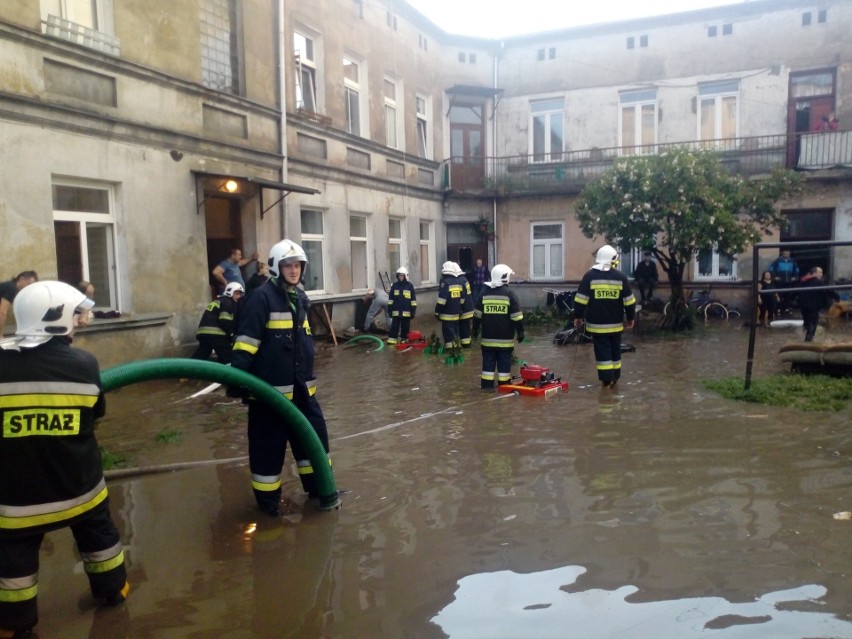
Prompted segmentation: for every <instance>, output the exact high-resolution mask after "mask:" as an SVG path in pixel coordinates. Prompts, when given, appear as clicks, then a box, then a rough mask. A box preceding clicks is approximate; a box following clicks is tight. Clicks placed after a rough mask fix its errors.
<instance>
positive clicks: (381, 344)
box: [346, 335, 385, 353]
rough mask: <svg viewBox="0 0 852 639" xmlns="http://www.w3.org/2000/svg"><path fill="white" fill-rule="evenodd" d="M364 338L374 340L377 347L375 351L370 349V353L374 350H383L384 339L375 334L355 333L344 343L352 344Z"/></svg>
mask: <svg viewBox="0 0 852 639" xmlns="http://www.w3.org/2000/svg"><path fill="white" fill-rule="evenodd" d="M364 340H368V341H371V342H376V344H378V345H379V347H378V348H377V349H376V350H375V351H370V352H371V353H375V352H376V351H381V350H384V348H385V340H383V339H382V338H381V337H378V336H377V335H356V336H355V337H353V338H352V339H350V340H348V341H347V342H346V344H354V343H356V342H363V341H364Z"/></svg>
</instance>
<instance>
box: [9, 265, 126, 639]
mask: <svg viewBox="0 0 852 639" xmlns="http://www.w3.org/2000/svg"><path fill="white" fill-rule="evenodd" d="M93 305H94V302H93V301H92V300H90V299H88V298H87V297H86V296H85V295H84V294H83V293H81V292H80V291H78V290H77V289H76V288H74V287H73V286H70V285H69V284H65V283H64V282H55V281H42V282H36V283H34V284H30V285H29V286H28V287H26V288H24V289H22V290H21V291H20V293H19V294H18V295H17V297H16V299H15V305H14V309H13V310H14V313H15V323H16V331H15V336H14V337H10V338H8V339H4V340H0V421H2V423H3V431H2V435H1V436H0V637H9V638H16V637H25V636H29V634H30V631H31V630H32V628H33V627H34V626H35V625H36V624H37V622H38V603H37V595H38V585H39V584H38V571H39V549H40V547H41V544H42V541H43V540H44V536H45V534H46V533H48V532H50V531H54V530H58V529H61V528H70V529H71V532H72V533H73V535H74V540H75V542H76V545H77V550H78V551H79V553H80V558H81V559H82V562H83V571H84V572H85V573H86V576H87V577H88V579H89V588H90V590H91V593H92V596H93V597H94V598H95V600H96V601H97V602H98V603H99V604H101V605H116V604H119V603H121V602H123V601H124V600H125V598H126V597H127V594H128V593H129V591H130V586H129V585H128V583H127V572H126V569H125V565H124V553H123V550H122V545H121V538H120V535H119V531H118V529H117V528H116V526H115V524H114V523H113V520H112V518H111V516H110V511H109V495H108V492H107V487H106V482H105V481H104V475H103V470H102V467H101V453H100V450H99V448H98V442H97V440H96V438H95V420H96V419H97V418H99V417H103V415H104V412H105V409H106V401H105V399H104V393H103V387H102V385H101V378H100V370H99V367H98V362H97V360H96V359H95V358H94V356H92V355H91V354H90V353H87V352H86V351H82V350H80V349H77V348H72V346H71V336H72V334H73V332H74V328H75V324H76V320H75V317H76V316H77V314H78V313H80V312H82V311H85V310H88V309H90V308H91V307H92V306H93Z"/></svg>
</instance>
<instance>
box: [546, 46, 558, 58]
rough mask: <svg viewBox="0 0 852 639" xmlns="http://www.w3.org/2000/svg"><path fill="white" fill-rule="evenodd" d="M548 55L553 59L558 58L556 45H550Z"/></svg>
mask: <svg viewBox="0 0 852 639" xmlns="http://www.w3.org/2000/svg"><path fill="white" fill-rule="evenodd" d="M547 57H548V58H550V59H551V60H555V59H556V47H550V48H549V49H548V50H547Z"/></svg>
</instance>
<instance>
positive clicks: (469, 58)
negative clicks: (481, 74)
mask: <svg viewBox="0 0 852 639" xmlns="http://www.w3.org/2000/svg"><path fill="white" fill-rule="evenodd" d="M467 61H468V62H470V63H471V64H476V54H475V53H469V54H468V56H467Z"/></svg>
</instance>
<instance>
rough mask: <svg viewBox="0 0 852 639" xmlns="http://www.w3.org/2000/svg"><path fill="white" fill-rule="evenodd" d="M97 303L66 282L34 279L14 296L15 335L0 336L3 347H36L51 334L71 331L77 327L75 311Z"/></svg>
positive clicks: (64, 333) (54, 335)
mask: <svg viewBox="0 0 852 639" xmlns="http://www.w3.org/2000/svg"><path fill="white" fill-rule="evenodd" d="M94 305H95V303H94V302H93V301H92V300H90V299H89V298H88V297H86V296H85V294H83V293H81V292H80V291H79V290H77V289H76V288H74V287H73V286H71V285H70V284H66V283H65V282H55V281H51V280H43V281H41V282H34V283H32V284H30V285H29V286H27V287H26V288H24V289H21V291H20V292H19V293H18V294H17V295H16V296H15V303H14V304H13V310H14V312H15V325H16V328H15V337H12V338H9V339H6V340H1V341H0V348H4V349H13V350H20V349H21V348H33V347H35V346H38V345H39V344H44V343H45V342H47V341H48V340H50V339H51V338H52V337H56V336H58V335H68V334H70V333H71V331H73V330H74V315H75V314H76V313H79V312H82V311H88V310H89V309H91V308H92V307H93V306H94Z"/></svg>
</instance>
